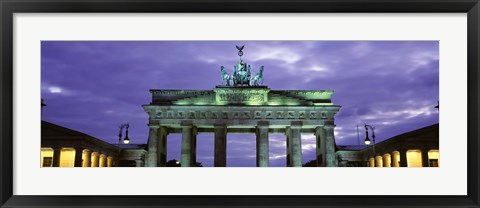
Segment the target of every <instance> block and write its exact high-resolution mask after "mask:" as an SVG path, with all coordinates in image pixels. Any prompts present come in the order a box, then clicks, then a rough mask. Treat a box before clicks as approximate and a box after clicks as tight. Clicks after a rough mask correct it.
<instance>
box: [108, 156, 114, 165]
mask: <svg viewBox="0 0 480 208" xmlns="http://www.w3.org/2000/svg"><path fill="white" fill-rule="evenodd" d="M107 167H113V157H112V156H108V157H107Z"/></svg>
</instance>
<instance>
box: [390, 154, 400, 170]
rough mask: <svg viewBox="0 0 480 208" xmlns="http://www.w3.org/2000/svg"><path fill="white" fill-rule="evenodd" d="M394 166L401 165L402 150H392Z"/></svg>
mask: <svg viewBox="0 0 480 208" xmlns="http://www.w3.org/2000/svg"><path fill="white" fill-rule="evenodd" d="M391 159H392V167H400V152H398V151H394V152H392V158H391Z"/></svg>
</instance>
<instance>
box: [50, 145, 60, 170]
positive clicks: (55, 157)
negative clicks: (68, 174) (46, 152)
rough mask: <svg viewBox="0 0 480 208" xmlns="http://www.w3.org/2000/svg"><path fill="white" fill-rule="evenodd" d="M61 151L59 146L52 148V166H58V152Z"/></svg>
mask: <svg viewBox="0 0 480 208" xmlns="http://www.w3.org/2000/svg"><path fill="white" fill-rule="evenodd" d="M61 152H62V148H61V147H54V148H53V161H52V167H60V154H61Z"/></svg>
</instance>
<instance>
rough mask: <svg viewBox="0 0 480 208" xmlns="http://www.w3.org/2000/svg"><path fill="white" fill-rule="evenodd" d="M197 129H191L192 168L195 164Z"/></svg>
mask: <svg viewBox="0 0 480 208" xmlns="http://www.w3.org/2000/svg"><path fill="white" fill-rule="evenodd" d="M197 135H198V131H197V127H195V126H194V127H193V129H192V166H193V167H195V166H196V163H197Z"/></svg>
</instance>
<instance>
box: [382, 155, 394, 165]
mask: <svg viewBox="0 0 480 208" xmlns="http://www.w3.org/2000/svg"><path fill="white" fill-rule="evenodd" d="M391 164H392V159H391V157H390V154H388V153H387V154H384V155H383V167H392V165H391Z"/></svg>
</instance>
